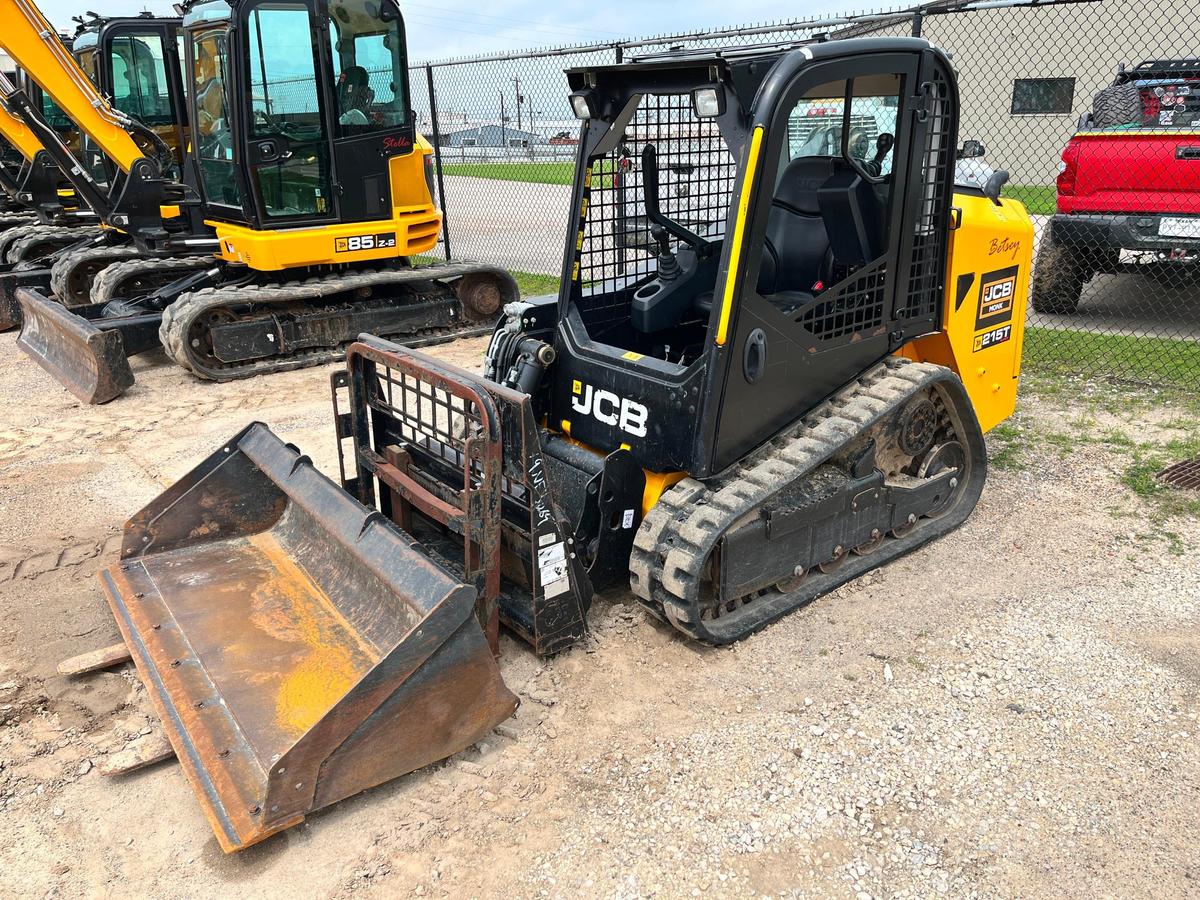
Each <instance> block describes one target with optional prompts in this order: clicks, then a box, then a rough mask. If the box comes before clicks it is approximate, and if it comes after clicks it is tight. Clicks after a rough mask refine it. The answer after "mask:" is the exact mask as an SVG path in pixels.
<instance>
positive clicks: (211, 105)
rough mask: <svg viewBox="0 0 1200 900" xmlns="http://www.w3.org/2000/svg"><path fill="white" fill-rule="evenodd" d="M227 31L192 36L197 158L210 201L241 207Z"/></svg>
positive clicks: (220, 30)
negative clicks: (227, 72)
mask: <svg viewBox="0 0 1200 900" xmlns="http://www.w3.org/2000/svg"><path fill="white" fill-rule="evenodd" d="M226 52H227V51H226V31H225V29H224V28H208V29H204V30H202V31H197V32H195V33H194V35H193V37H192V59H193V66H194V71H193V73H192V76H193V77H192V93H193V102H194V109H195V111H196V114H195V117H194V119H195V135H196V156H197V157H198V159H199V161H200V174H201V177H202V178H203V180H204V190H205V195H206V196H207V198H208V200H209V202H211V203H220V204H225V205H229V206H240V205H241V202H242V201H241V192H240V191H239V190H238V186H237V178H236V175H235V173H234V164H233V128H232V125H231V123H230V121H229V108H230V107H229V96H228V90H229V87H228V85H227V84H226V81H225V67H226V63H227V57H226Z"/></svg>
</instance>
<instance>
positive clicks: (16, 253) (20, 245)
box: [0, 225, 96, 265]
mask: <svg viewBox="0 0 1200 900" xmlns="http://www.w3.org/2000/svg"><path fill="white" fill-rule="evenodd" d="M95 233H96V226H95V225H84V226H79V227H75V228H64V227H63V226H61V225H29V226H23V227H17V228H10V229H9V230H8V231H5V232H2V233H0V260H2V261H3V262H6V263H9V264H10V265H15V264H16V263H19V262H24V261H25V259H24V253H25V251H26V250H28V249H29V248H30V247H33V246H35V245H36V244H38V243H39V242H41V241H44V240H46V239H47V238H53V239H54V242H55V243H56V244H57V245H58V246H60V247H68V246H70V245H71V244H73V243H75V242H76V241H79V240H82V239H83V238H86V237H91V236H92V235H94V234H95Z"/></svg>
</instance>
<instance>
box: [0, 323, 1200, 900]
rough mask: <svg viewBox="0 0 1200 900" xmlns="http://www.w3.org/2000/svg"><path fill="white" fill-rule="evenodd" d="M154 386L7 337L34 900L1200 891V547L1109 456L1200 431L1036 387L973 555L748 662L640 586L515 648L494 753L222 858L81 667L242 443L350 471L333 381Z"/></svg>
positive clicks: (128, 719) (19, 848)
mask: <svg viewBox="0 0 1200 900" xmlns="http://www.w3.org/2000/svg"><path fill="white" fill-rule="evenodd" d="M480 350H481V344H480V342H468V343H465V344H460V345H455V346H453V347H450V348H441V349H440V350H438V351H437V352H438V353H439V355H443V356H446V357H448V358H450V359H453V360H455V361H458V362H460V363H463V364H467V363H470V362H473V361H474V360H476V359H477V358H478V354H479V352H480ZM138 378H139V382H138V386H137V387H136V389H135V390H134V391H132V392H131V393H130V394H129V395H128V396H126V397H124V398H122V399H120V400H118V401H116V402H114V403H113V404H110V405H109V406H107V407H103V408H91V409H88V408H80V407H78V406H77V405H76V404H75V403H74V402H73V401H72V400H71V398H70V397H69V396H68V395H66V394H64V393H62V392H61V391H59V390H58V388H57V386H56V385H54V384H53V383H52V382H51V381H50V380H49V378H48V377H46V376H45V375H44V374H43V373H42V372H41V371H40V370H39V369H38V368H37V367H36V366H34V365H32V364H31V363H29V361H28V360H25V359H24V358H22V357H21V355H20V353H19V352H18V351H17V350H16V349H15V348H14V346H13V343H12V341H11V338H8V337H5V338H0V410H2V412H0V514H2V516H0V722H3V725H0V892H2V893H3V894H4V895H6V896H79V895H85V896H98V895H99V896H126V895H154V896H166V895H169V896H171V897H201V896H203V897H210V896H221V895H225V894H228V893H229V892H231V891H236V892H237V893H238V895H239V896H248V897H282V896H297V895H302V896H308V895H318V896H333V897H342V896H349V895H351V894H354V895H364V896H370V895H377V896H380V897H390V896H396V895H412V896H430V897H433V896H454V897H458V896H491V895H499V894H504V895H509V896H554V897H558V896H562V897H568V896H579V895H598V896H615V897H635V896H698V895H700V894H701V893H704V894H712V895H715V896H746V895H749V894H755V895H768V896H788V897H808V896H813V897H817V896H835V897H855V898H860V900H861V898H867V897H906V896H912V897H929V896H947V897H975V896H988V897H990V896H999V897H1024V896H1031V895H1053V896H1078V897H1089V898H1090V897H1095V896H1122V897H1125V896H1154V897H1186V896H1200V854H1198V853H1197V851H1196V847H1197V846H1200V826H1197V823H1196V816H1195V811H1196V809H1197V807H1198V803H1200V789H1198V786H1200V748H1198V743H1197V733H1198V732H1200V722H1198V721H1197V715H1198V713H1200V702H1198V690H1200V638H1198V637H1197V635H1198V634H1200V632H1198V631H1197V619H1198V617H1200V546H1198V545H1200V541H1197V539H1196V537H1195V536H1196V534H1197V533H1198V529H1197V526H1198V525H1200V521H1198V520H1197V519H1196V518H1195V517H1192V518H1179V517H1176V518H1174V519H1164V518H1163V517H1162V514H1161V509H1160V508H1159V507H1157V506H1156V505H1155V504H1154V503H1153V501H1152V500H1147V499H1144V498H1142V497H1139V496H1137V495H1135V494H1134V493H1132V492H1131V491H1130V490H1129V489H1128V488H1127V487H1126V486H1125V484H1124V483H1123V481H1122V479H1121V475H1122V474H1123V473H1124V472H1125V470H1126V468H1127V467H1128V463H1129V452H1130V451H1129V450H1128V449H1127V448H1123V447H1121V446H1114V445H1113V444H1112V442H1111V441H1105V440H1100V439H1099V437H1098V436H1100V435H1102V434H1103V435H1111V433H1113V432H1114V431H1122V432H1123V433H1126V434H1127V435H1128V436H1129V437H1130V438H1131V439H1134V440H1139V441H1140V440H1145V439H1147V435H1159V436H1161V437H1162V439H1163V440H1168V439H1169V438H1170V436H1171V435H1173V434H1175V433H1176V432H1177V431H1178V430H1179V429H1180V427H1181V425H1183V426H1186V425H1187V424H1188V422H1187V419H1186V416H1187V415H1188V414H1187V413H1186V412H1181V411H1178V410H1173V411H1168V412H1166V413H1164V412H1162V410H1161V408H1146V407H1144V406H1141V407H1138V406H1136V405H1134V406H1129V408H1126V407H1125V405H1123V404H1119V403H1108V402H1107V401H1106V402H1102V403H1100V405H1099V406H1097V405H1096V404H1095V403H1091V405H1090V406H1088V407H1087V409H1088V410H1090V412H1089V414H1088V416H1087V417H1086V421H1083V418H1082V417H1081V412H1083V411H1084V406H1085V405H1086V404H1085V403H1084V400H1082V399H1080V398H1079V397H1078V396H1074V395H1073V396H1072V399H1071V400H1070V401H1069V402H1064V401H1063V400H1061V399H1059V395H1058V394H1050V393H1041V392H1032V393H1027V394H1026V396H1025V397H1024V399H1023V405H1022V411H1021V413H1020V415H1019V417H1018V422H1017V425H1016V428H1015V432H1016V433H1017V435H1018V436H1019V437H1018V438H1016V439H1014V438H1013V437H1012V435H1011V434H1010V435H1008V437H1007V438H1006V439H1005V440H1003V441H1002V440H999V439H992V440H991V447H992V450H993V452H994V453H1000V452H1001V451H1005V460H1004V461H1005V465H1004V466H1003V467H1001V466H995V467H993V471H992V472H991V474H990V476H989V483H988V487H987V490H986V491H985V493H984V496H983V499H982V501H981V503H980V506H979V508H978V510H977V511H976V513H975V515H974V516H973V517H972V518H971V519H970V520H969V522H968V523H967V524H966V525H965V526H964V527H963V528H962V529H960V530H959V531H957V532H955V533H954V534H952V535H950V536H949V537H947V538H944V539H943V540H941V541H938V542H936V543H935V544H933V545H931V546H929V547H926V548H924V549H922V550H920V551H918V552H917V553H914V554H912V555H911V556H909V557H906V558H904V559H902V560H899V561H897V562H895V563H893V564H891V565H888V566H886V567H885V568H883V569H881V570H878V571H876V572H874V573H872V574H870V575H868V576H866V577H864V578H862V579H860V580H859V581H857V582H855V583H853V584H851V585H848V586H846V587H844V588H842V589H840V590H838V591H836V592H835V593H833V594H831V595H829V596H827V597H824V598H822V599H821V600H819V601H817V602H816V603H813V604H811V605H810V606H808V607H806V608H805V609H803V610H800V611H798V612H796V613H794V614H792V615H790V616H788V617H787V618H785V619H784V620H782V621H781V622H779V623H777V624H776V625H774V626H772V627H770V628H768V629H766V630H765V631H764V632H762V633H760V634H758V635H756V636H754V637H752V638H750V639H749V640H746V641H744V642H742V643H740V644H738V645H736V646H734V647H732V648H728V649H724V650H713V649H707V648H702V647H697V646H694V645H692V644H689V643H687V642H685V641H683V640H680V639H679V638H677V637H676V636H675V635H674V634H673V633H672V632H670V631H669V630H668V629H664V628H662V627H660V626H658V625H656V624H654V623H653V622H651V621H650V620H648V619H647V618H646V616H644V615H643V613H642V612H641V611H640V609H639V608H638V607H636V606H635V605H634V604H633V603H632V601H631V600H630V598H629V597H628V596H627V595H626V594H625V593H623V592H614V593H611V594H609V595H606V596H604V597H601V598H599V599H598V600H597V602H596V603H595V605H594V606H593V608H592V612H591V616H590V621H591V624H592V637H591V639H590V640H589V642H588V643H587V644H586V646H583V647H579V648H576V649H574V650H572V651H570V652H567V653H564V654H562V655H560V656H559V657H556V658H554V659H553V660H549V661H539V660H537V659H535V658H534V657H533V656H531V655H530V654H529V653H528V652H527V651H526V650H525V649H524V647H523V646H521V645H519V644H518V643H516V642H514V641H512V640H509V639H507V638H505V639H504V641H503V646H502V650H503V658H502V664H501V665H502V670H503V673H504V677H505V679H506V681H507V682H508V684H509V685H510V686H511V687H512V688H513V689H514V690H516V691H517V692H518V693H519V694H520V695H521V697H522V706H521V708H520V710H519V711H518V714H517V715H516V716H515V717H514V718H513V719H511V720H510V721H509V722H507V723H505V724H504V725H502V726H501V727H500V728H499V729H497V732H496V733H495V734H494V735H493V736H492V737H491V738H489V739H488V740H487V741H485V742H483V743H481V744H479V745H477V746H476V747H474V748H472V749H470V750H468V751H466V752H465V753H463V754H460V755H459V756H458V757H455V758H454V759H452V760H450V761H448V762H446V763H443V764H439V765H436V766H432V767H429V768H428V769H425V770H422V771H420V772H418V773H415V774H414V775H412V776H409V777H407V778H403V779H400V780H398V781H396V782H393V783H390V784H388V785H384V786H382V787H380V788H377V789H375V790H373V791H369V792H367V793H365V794H363V795H361V796H359V797H357V798H354V799H352V800H349V801H346V802H344V803H341V804H339V805H337V806H335V807H332V808H331V809H329V810H327V811H324V812H322V813H319V814H316V815H313V816H311V817H310V818H309V820H308V821H307V822H306V823H305V824H303V825H302V826H300V827H297V828H294V829H292V830H290V831H288V832H286V833H284V834H282V835H280V836H277V837H276V838H273V839H271V840H269V841H267V842H265V843H264V844H262V845H259V846H257V847H254V848H251V849H250V850H248V851H246V852H245V853H242V854H239V855H237V856H233V857H228V856H225V855H223V854H222V853H221V852H220V850H219V849H218V848H217V846H216V843H215V840H214V839H213V837H212V835H211V833H210V831H209V828H208V826H207V824H206V822H205V821H204V819H203V817H202V815H201V813H200V810H199V807H198V805H197V804H196V802H195V800H194V799H193V797H192V795H191V792H190V790H189V788H188V787H187V784H186V783H185V781H184V779H183V778H182V776H181V774H180V772H179V771H178V769H177V767H176V766H174V765H172V764H165V765H161V766H158V767H155V768H152V769H149V770H146V771H144V772H141V773H138V774H135V775H131V776H126V777H122V778H116V779H111V778H105V777H103V776H101V775H100V774H99V771H98V766H99V765H101V764H102V763H103V761H104V759H105V757H106V756H108V755H109V754H111V753H112V752H114V751H117V750H120V749H123V748H125V747H127V746H129V745H130V744H137V743H138V742H141V741H148V740H153V739H154V738H155V736H156V735H155V732H156V730H157V722H156V721H155V719H154V716H153V713H152V711H151V709H150V706H149V704H148V701H147V699H146V695H145V691H144V689H143V688H142V687H141V686H140V683H139V681H138V679H137V678H136V676H135V675H134V674H133V672H132V670H130V669H124V670H117V671H113V672H108V673H101V674H98V675H95V676H88V677H85V678H81V679H76V680H73V681H69V682H68V681H67V680H66V679H63V678H62V677H60V676H58V675H57V674H56V673H55V666H56V664H57V663H58V661H59V660H61V659H62V658H64V657H66V656H69V655H72V654H74V653H79V652H82V651H84V650H88V649H92V648H95V647H99V646H104V645H106V644H109V643H112V642H114V641H115V640H116V639H117V633H116V630H115V628H114V626H113V624H112V621H111V614H110V613H109V612H108V609H107V606H106V604H105V603H104V601H103V597H102V594H101V591H100V589H99V586H98V584H97V583H96V579H95V573H96V571H97V570H98V569H99V568H100V567H101V566H102V565H104V564H107V562H108V561H109V560H110V559H111V558H112V556H113V554H114V552H115V549H116V541H117V539H116V534H117V528H118V526H119V523H120V522H121V521H123V519H124V518H126V517H127V516H128V515H130V514H131V513H132V512H134V511H135V510H136V509H137V508H138V507H140V506H141V505H142V504H144V503H145V502H146V501H148V500H149V499H150V498H151V497H153V496H154V495H155V494H156V493H158V492H159V491H161V490H162V488H163V487H164V486H166V485H167V484H170V483H171V482H172V481H174V480H175V479H177V478H178V477H180V476H181V475H182V474H184V473H185V472H186V471H187V470H188V469H189V468H190V467H191V466H192V465H194V464H195V463H196V462H198V461H199V460H200V459H201V458H203V457H204V456H205V455H207V454H208V453H209V452H210V451H211V450H212V449H213V448H214V447H216V446H217V445H218V444H219V442H220V441H221V440H223V439H224V438H226V437H227V436H229V435H231V434H233V433H234V432H235V431H237V430H238V429H239V428H241V427H242V426H243V425H244V424H245V423H246V422H247V421H249V420H251V419H260V420H263V421H267V422H269V423H270V424H271V425H272V427H273V428H275V429H276V430H277V431H278V432H279V433H280V434H281V435H282V436H284V437H285V438H286V439H287V440H289V441H293V442H294V443H296V444H298V445H299V446H301V447H302V448H303V449H304V450H305V452H307V453H309V454H311V455H312V456H313V457H314V459H315V461H316V462H317V464H318V465H319V466H321V467H322V468H323V469H324V470H325V471H326V472H330V473H332V472H334V471H335V466H336V458H335V456H334V452H335V451H334V446H333V439H332V433H331V429H330V425H329V405H328V370H308V371H304V372H295V373H288V374H285V375H279V376H273V377H271V378H269V379H254V380H251V381H247V382H241V383H237V384H231V385H204V384H198V383H197V382H194V381H191V380H189V379H188V378H187V377H186V376H184V375H183V373H181V372H179V371H177V370H175V369H173V368H171V367H169V366H166V365H165V364H163V362H162V361H161V360H155V359H150V360H148V361H147V362H145V363H142V364H141V365H140V367H139V371H138ZM1060 393H1061V392H1060ZM30 398H36V400H35V401H33V402H31V400H30ZM1089 402H1090V401H1089ZM1067 423H1070V424H1069V425H1068V424H1067ZM1064 429H1067V430H1070V431H1072V433H1074V434H1077V435H1079V436H1082V437H1083V438H1088V437H1089V436H1097V439H1096V440H1080V441H1079V442H1078V444H1077V445H1074V446H1072V447H1071V448H1070V452H1064V450H1063V447H1062V445H1061V442H1058V443H1056V442H1054V441H1053V440H1051V436H1052V435H1054V434H1056V433H1058V432H1061V431H1063V430H1064ZM1014 441H1018V442H1019V447H1017V451H1016V452H1014V451H1013V450H1012V447H1011V446H1010V445H1012V444H1013V443H1014ZM1014 457H1015V463H1014ZM1168 534H1172V535H1182V536H1183V537H1182V540H1175V541H1171V540H1168V539H1167V538H1166V537H1165V535H1168Z"/></svg>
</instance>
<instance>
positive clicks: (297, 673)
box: [101, 423, 517, 852]
mask: <svg viewBox="0 0 1200 900" xmlns="http://www.w3.org/2000/svg"><path fill="white" fill-rule="evenodd" d="M101 578H102V581H103V584H104V589H105V592H106V593H107V595H108V600H109V603H110V605H111V606H112V610H113V613H114V615H115V616H116V620H117V623H118V625H119V626H120V629H121V632H122V634H123V635H124V638H125V641H126V643H127V644H128V646H129V649H130V651H131V652H132V655H133V659H134V661H135V663H136V665H137V668H138V672H139V674H140V675H141V677H142V680H143V681H144V682H145V684H146V688H147V690H148V691H149V694H150V697H151V699H152V700H153V702H154V705H155V707H156V709H157V712H158V714H159V716H160V717H161V719H162V722H163V726H164V728H165V731H166V734H167V737H168V738H169V740H170V742H171V744H172V746H173V747H174V749H175V752H176V754H177V755H178V757H179V761H180V763H181V764H182V766H183V770H184V773H185V774H186V776H187V778H188V780H189V781H190V782H191V784H192V787H193V788H194V789H195V791H196V794H197V796H198V797H199V799H200V803H201V805H202V806H203V808H204V812H205V814H206V815H207V817H208V819H209V821H210V823H211V825H212V827H213V831H214V832H215V833H216V837H217V840H218V842H219V843H220V845H221V847H222V848H224V850H226V851H227V852H232V851H235V850H239V849H242V848H244V847H247V846H249V845H251V844H253V843H255V842H257V841H261V840H262V839H264V838H266V837H268V836H269V835H271V834H274V833H276V832H278V831H281V830H283V829H285V828H288V827H290V826H292V825H295V824H297V823H298V822H300V821H301V820H303V819H304V817H305V816H306V815H307V814H308V813H309V812H311V811H313V810H316V809H319V808H321V807H325V806H328V805H329V804H331V803H335V802H337V801H338V800H341V799H344V798H346V797H349V796H351V795H353V794H356V793H358V792H360V791H363V790H365V789H367V788H370V787H372V786H374V785H378V784H381V783H382V782H385V781H388V780H389V779H392V778H396V777H398V776H401V775H404V774H406V773H408V772H411V771H413V770H415V769H418V768H420V767H422V766H425V765H428V764H430V763H433V762H436V761H438V760H440V759H444V758H445V757H447V756H450V755H451V754H453V753H456V752H458V751H460V750H462V749H464V748H466V747H468V746H470V745H471V744H473V743H474V742H476V741H478V740H479V739H480V738H482V737H484V736H485V735H487V734H488V733H489V732H491V730H492V729H493V728H494V727H495V726H496V725H498V724H499V723H500V722H502V721H503V720H504V719H506V718H508V717H509V716H510V715H511V714H512V713H513V711H514V710H515V708H516V705H517V700H516V697H515V696H514V695H513V694H512V693H511V692H510V691H509V690H508V689H507V688H506V687H505V685H504V682H503V681H502V679H501V677H500V671H499V667H498V665H497V663H496V659H495V656H494V653H493V647H491V646H489V642H488V639H487V638H486V637H485V632H484V629H483V628H482V627H481V625H480V622H479V620H478V618H477V616H476V615H475V611H476V608H477V603H476V589H475V587H474V586H473V585H468V584H464V583H462V581H460V580H459V579H458V578H456V577H455V576H454V575H452V574H451V573H450V572H449V571H448V570H447V569H446V568H445V567H444V566H443V565H442V564H441V563H439V562H438V561H435V559H433V558H432V557H431V556H430V554H429V553H428V552H426V551H425V550H424V548H423V547H422V545H421V544H419V543H417V541H416V540H415V539H414V538H412V537H410V536H408V535H406V534H405V533H404V532H402V531H401V530H400V529H399V528H397V527H396V526H395V525H393V524H392V523H391V522H389V521H387V520H386V519H385V518H384V517H383V516H382V515H381V514H380V513H379V512H377V511H372V510H369V509H367V508H366V507H364V506H363V505H362V504H360V503H359V502H358V501H357V500H356V499H354V498H353V497H352V496H351V495H350V494H348V493H347V492H346V491H344V490H342V489H341V488H340V487H338V486H337V485H335V484H334V483H333V482H332V481H330V480H329V479H327V478H326V477H325V476H324V475H322V474H321V473H320V472H318V471H317V470H316V469H315V468H314V467H313V465H312V463H311V462H310V461H309V460H308V459H307V458H306V457H303V456H301V455H300V454H299V453H298V452H297V451H296V449H295V448H294V447H291V446H289V445H287V444H284V443H283V442H282V441H280V440H279V438H277V437H276V436H275V435H274V434H273V433H272V432H271V431H270V430H269V429H268V428H267V427H266V426H265V425H262V424H259V423H255V424H252V425H250V426H249V427H247V428H246V429H245V430H243V431H242V432H240V433H239V434H238V435H237V436H235V437H234V438H233V439H232V440H231V441H229V442H228V443H227V444H225V445H224V446H222V447H221V448H220V449H218V450H217V452H215V453H214V454H212V456H210V457H209V458H208V459H207V460H205V461H204V462H203V463H202V464H200V465H199V466H198V467H197V468H196V469H195V470H193V471H192V472H191V473H190V474H188V475H187V476H185V477H184V478H183V479H182V480H181V481H180V482H178V483H177V484H175V485H173V486H172V487H171V488H169V489H168V490H167V491H166V492H165V493H164V494H162V495H161V496H160V497H158V498H157V499H156V500H154V501H153V502H152V503H151V504H150V505H149V506H147V507H146V508H145V509H143V510H142V511H141V512H139V513H138V514H137V515H136V516H134V518H133V519H131V520H130V521H129V522H128V523H127V524H126V526H125V535H124V542H123V545H122V550H121V561H120V562H118V563H116V564H114V565H112V566H111V567H110V568H108V569H107V570H106V571H105V572H103V573H102V574H101Z"/></svg>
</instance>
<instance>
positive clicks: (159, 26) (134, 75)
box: [71, 13, 188, 181]
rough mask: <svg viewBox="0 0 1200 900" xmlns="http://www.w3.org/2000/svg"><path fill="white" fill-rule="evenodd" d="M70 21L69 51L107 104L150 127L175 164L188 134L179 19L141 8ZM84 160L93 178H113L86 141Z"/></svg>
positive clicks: (109, 163) (103, 158)
mask: <svg viewBox="0 0 1200 900" xmlns="http://www.w3.org/2000/svg"><path fill="white" fill-rule="evenodd" d="M76 21H78V22H79V28H78V29H77V31H76V34H75V39H74V40H73V41H72V43H71V53H72V55H73V56H74V57H75V60H76V62H77V63H78V64H79V67H80V68H81V69H82V70H83V71H84V73H85V74H86V75H87V76H88V78H89V79H90V80H91V82H92V83H93V84H95V85H96V87H97V88H99V89H100V92H101V93H102V94H104V96H106V97H108V98H109V102H111V103H112V105H113V107H115V108H116V109H118V110H120V111H121V112H123V113H125V114H126V115H128V116H130V117H131V118H133V119H136V120H137V121H139V122H141V123H142V124H143V125H145V126H147V127H148V128H150V129H152V130H153V131H154V132H155V133H156V134H157V135H158V137H159V138H160V139H161V140H162V141H163V143H164V144H165V145H166V146H167V147H169V148H170V150H171V153H172V155H173V157H174V164H175V166H176V169H179V168H181V167H182V165H183V156H184V150H185V148H186V142H187V139H188V130H187V121H188V120H187V103H186V100H185V94H184V84H183V63H182V59H181V45H182V40H181V34H182V32H181V25H182V19H178V18H157V17H154V16H152V15H151V14H150V13H142V14H141V15H139V16H130V17H120V18H105V17H101V16H93V17H91V18H88V19H84V18H82V17H77V19H76ZM89 143H90V142H89ZM84 159H85V162H86V163H87V165H88V168H89V171H90V172H91V173H92V176H93V177H94V178H96V179H97V180H98V181H108V180H109V179H111V178H113V177H115V175H116V166H115V165H114V163H113V161H112V160H111V159H109V158H107V157H106V156H105V155H104V154H103V153H102V152H101V151H100V149H99V148H97V147H95V146H94V144H90V145H88V146H87V151H86V152H85V155H84Z"/></svg>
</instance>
